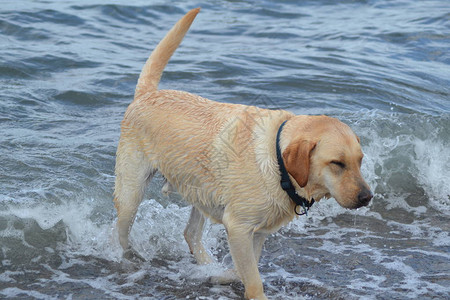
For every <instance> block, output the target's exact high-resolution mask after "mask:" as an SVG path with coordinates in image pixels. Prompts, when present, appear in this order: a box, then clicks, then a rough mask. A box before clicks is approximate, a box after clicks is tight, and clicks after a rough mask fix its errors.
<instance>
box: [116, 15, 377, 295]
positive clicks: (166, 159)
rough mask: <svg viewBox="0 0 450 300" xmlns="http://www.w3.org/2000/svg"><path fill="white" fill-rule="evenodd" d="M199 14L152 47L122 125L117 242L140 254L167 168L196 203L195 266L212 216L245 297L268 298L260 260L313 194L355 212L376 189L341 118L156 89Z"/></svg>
mask: <svg viewBox="0 0 450 300" xmlns="http://www.w3.org/2000/svg"><path fill="white" fill-rule="evenodd" d="M199 11H200V9H199V8H197V9H193V10H191V11H189V12H188V13H187V14H186V15H185V16H184V17H183V18H181V19H180V20H179V21H178V22H177V23H176V24H175V25H174V27H173V28H172V29H171V30H170V31H169V32H168V33H167V35H166V36H165V37H164V38H163V40H162V41H161V42H160V43H159V44H158V46H157V47H156V48H155V49H154V51H153V52H152V53H151V55H150V57H149V58H148V60H147V62H146V63H145V65H144V67H143V69H142V72H141V74H140V77H139V79H138V83H137V86H136V91H135V97H134V100H133V102H132V103H131V104H130V105H129V107H128V109H127V110H126V112H125V116H124V119H123V121H122V123H121V134H120V140H119V144H118V148H117V154H116V166H115V173H116V180H115V190H114V203H115V207H116V209H117V214H118V219H117V228H118V235H119V242H120V244H121V246H122V248H123V250H124V257H126V258H141V257H140V255H139V254H138V253H137V252H136V251H134V250H133V248H132V247H130V245H129V242H128V235H129V232H130V230H131V226H132V224H133V222H134V218H135V215H136V212H137V209H138V206H139V204H140V203H141V201H142V198H143V194H144V189H145V188H146V186H147V184H148V183H149V181H150V180H151V179H152V177H153V175H154V174H155V173H156V172H157V171H159V172H160V173H162V175H163V176H164V178H165V180H167V184H166V185H165V187H164V189H165V190H169V189H171V188H173V189H175V190H176V191H177V192H178V193H179V194H181V195H182V196H183V198H184V199H185V200H186V201H188V202H189V203H190V204H191V205H192V211H191V215H190V218H189V221H188V223H187V226H186V229H185V231H184V236H185V239H186V242H187V244H188V245H189V248H190V251H191V252H192V254H193V255H194V257H195V259H196V261H197V263H199V264H209V263H211V262H213V259H212V258H211V257H210V255H209V254H208V252H207V251H206V250H205V248H204V246H203V244H202V241H201V238H202V231H203V227H204V222H205V220H206V218H210V219H211V220H212V221H213V222H216V223H221V224H223V225H224V227H225V229H226V232H227V238H228V243H229V246H230V252H231V255H232V259H233V264H234V267H235V274H236V278H238V279H240V280H241V281H242V282H243V284H244V287H245V297H246V298H248V299H267V298H266V296H265V294H264V291H263V284H262V281H261V277H260V274H259V271H258V266H257V264H258V261H259V258H260V255H261V249H262V246H263V243H264V240H265V238H266V237H267V235H269V234H271V233H273V232H276V231H277V230H278V229H279V228H280V227H281V226H283V225H285V224H287V223H288V222H290V221H291V220H293V218H294V217H295V216H296V214H299V213H300V211H303V209H302V206H303V208H304V209H308V207H309V206H310V205H311V204H312V203H313V201H314V200H315V201H319V200H320V199H322V198H330V197H333V198H334V199H336V201H337V202H338V203H339V204H340V205H341V206H343V207H345V208H351V209H355V208H358V207H361V206H366V205H367V204H368V203H369V202H370V200H371V199H372V197H373V194H372V192H371V190H370V188H369V186H368V185H367V183H366V182H365V181H364V179H363V178H362V175H361V172H360V168H361V162H362V159H363V153H362V151H361V146H360V141H359V138H358V137H357V136H356V135H355V133H354V132H353V131H352V130H351V129H350V127H349V126H347V125H345V124H344V123H342V122H340V121H339V120H337V119H335V118H331V117H328V116H307V115H294V114H292V113H290V112H288V111H284V110H268V109H262V108H258V107H255V106H246V105H239V104H227V103H219V102H215V101H212V100H208V99H205V98H202V97H200V96H197V95H194V94H190V93H187V92H182V91H175V90H158V83H159V81H160V78H161V74H162V72H163V70H164V68H165V66H166V64H167V62H168V61H169V59H170V57H171V56H172V54H173V53H174V52H175V50H176V48H177V47H178V45H179V44H180V43H181V41H182V39H183V37H184V35H185V34H186V32H187V31H188V29H189V27H190V26H191V24H192V22H193V20H194V18H195V17H196V15H197V14H198V12H199ZM299 199H300V200H299ZM228 277H230V276H228ZM231 277H233V276H231ZM228 279H229V278H228ZM233 279H234V278H233ZM223 280H224V281H226V280H227V275H224V278H223Z"/></svg>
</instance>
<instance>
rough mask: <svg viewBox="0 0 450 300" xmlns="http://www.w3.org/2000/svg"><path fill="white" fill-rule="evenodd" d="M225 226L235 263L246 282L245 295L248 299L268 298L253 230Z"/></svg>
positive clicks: (243, 280)
mask: <svg viewBox="0 0 450 300" xmlns="http://www.w3.org/2000/svg"><path fill="white" fill-rule="evenodd" d="M225 226H226V229H227V233H228V243H229V245H230V251H231V256H232V258H233V263H234V266H235V268H236V270H237V272H238V274H239V276H240V277H241V279H242V282H243V283H244V287H245V297H246V298H247V299H258V300H260V299H267V298H266V296H265V295H264V290H263V285H262V282H261V277H260V275H259V271H258V265H257V261H256V258H255V252H254V248H253V232H252V231H251V230H249V229H248V228H245V229H244V227H241V226H239V225H237V226H227V224H225ZM261 244H262V243H261ZM258 256H259V255H258Z"/></svg>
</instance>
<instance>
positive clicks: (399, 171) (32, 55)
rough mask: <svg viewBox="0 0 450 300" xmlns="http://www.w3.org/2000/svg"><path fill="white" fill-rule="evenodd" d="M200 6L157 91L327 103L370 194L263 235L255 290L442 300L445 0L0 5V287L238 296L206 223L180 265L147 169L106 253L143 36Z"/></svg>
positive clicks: (318, 106)
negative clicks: (225, 281)
mask: <svg viewBox="0 0 450 300" xmlns="http://www.w3.org/2000/svg"><path fill="white" fill-rule="evenodd" d="M198 6H201V7H202V11H201V13H200V14H199V15H198V17H197V19H196V20H195V21H194V24H193V25H192V28H191V30H190V31H189V33H188V34H187V36H186V38H185V40H184V41H183V43H182V45H181V47H180V48H179V49H178V51H177V52H176V53H175V55H174V57H173V59H172V60H171V61H170V63H169V65H168V67H167V68H166V72H165V73H164V75H163V78H162V81H161V85H160V87H161V88H166V89H179V90H185V91H189V92H192V93H196V94H199V95H202V96H204V97H207V98H209V99H213V100H217V101H221V102H230V103H243V104H251V105H258V106H260V107H265V108H271V109H278V108H282V109H287V110H290V111H293V112H295V113H297V114H327V115H330V116H334V117H337V118H339V119H341V120H342V121H343V122H345V123H347V124H349V125H350V126H351V127H352V128H353V129H354V131H355V132H356V134H357V135H358V136H359V137H360V138H361V143H362V148H363V151H364V154H365V157H364V161H363V165H362V173H363V175H364V177H365V178H366V180H367V182H368V183H369V185H370V186H371V188H372V189H373V191H374V194H375V196H374V199H373V201H372V202H371V204H370V205H369V206H368V207H364V208H360V209H358V210H353V211H350V210H346V209H343V208H341V207H340V206H339V205H338V204H337V203H336V201H335V200H333V199H330V200H323V201H321V202H319V203H317V204H315V205H314V206H313V207H312V208H311V210H310V211H309V213H308V215H307V216H302V217H299V218H297V219H295V220H294V221H293V222H292V223H290V224H289V225H287V226H286V227H283V228H282V229H281V230H280V231H279V232H278V233H275V234H273V235H271V236H270V237H269V238H268V240H267V241H266V243H265V245H264V249H263V254H262V258H261V261H260V264H259V269H260V271H261V275H262V278H263V281H264V286H265V290H266V294H267V295H268V297H269V298H271V299H448V297H449V294H450V237H449V232H450V225H449V220H450V185H449V179H450V142H449V140H450V92H449V86H450V68H449V62H450V57H449V51H448V49H449V45H450V43H449V38H450V4H449V3H448V1H444V0H442V1H439V0H437V1H412V0H409V1H382V0H372V1H370V0H369V1H362V0H361V1H326V0H320V1H203V2H202V1H200V2H198V1H176V2H173V3H169V2H167V1H98V0H97V1H86V0H78V1H54V0H49V1H26V0H24V1H8V0H6V1H5V0H3V1H1V2H0V298H5V297H6V298H16V299H241V297H242V295H243V293H244V290H243V286H242V284H241V283H233V284H231V285H225V286H220V285H213V284H211V283H209V282H208V278H209V277H210V276H212V275H215V274H219V273H220V272H222V270H224V269H226V268H230V267H232V260H231V257H230V254H229V249H228V245H227V240H226V234H225V231H224V229H223V227H222V226H221V225H217V224H210V223H208V224H207V225H206V228H205V234H204V238H203V240H204V243H205V245H206V248H207V249H208V251H210V252H211V254H212V255H213V256H214V257H215V259H216V263H215V264H213V265H210V266H198V265H196V264H195V262H194V259H193V257H192V256H191V254H190V253H189V250H188V247H187V245H186V243H185V242H184V239H183V228H184V226H185V223H186V221H187V219H188V216H189V211H190V208H189V206H187V204H186V203H185V202H184V201H183V200H182V199H181V198H180V197H179V196H177V195H176V194H170V195H169V197H166V196H164V195H162V194H161V193H160V189H161V187H162V184H163V181H162V178H161V177H160V176H157V177H156V178H155V179H154V180H153V182H152V183H151V184H150V187H149V189H148V191H147V194H146V197H145V200H144V201H143V203H142V204H141V206H140V208H139V211H138V214H137V218H136V222H135V224H134V227H133V229H132V231H131V236H130V239H131V242H132V244H133V245H134V247H135V248H136V249H137V250H138V251H139V253H141V254H142V256H144V257H145V259H146V262H145V263H142V264H133V263H130V262H127V261H122V260H121V255H122V252H121V249H120V246H119V244H118V241H117V236H116V231H115V230H116V229H115V226H114V224H115V220H116V212H115V209H114V206H113V202H112V191H113V185H114V162H115V150H116V147H117V143H118V139H119V134H120V121H121V119H122V117H123V114H124V112H125V109H126V107H127V105H128V104H129V103H130V102H131V100H132V98H133V93H134V88H135V85H136V81H137V78H138V75H139V72H140V70H141V68H142V66H143V64H144V62H145V60H146V59H147V57H148V55H149V53H150V52H151V50H152V49H153V48H154V47H155V45H156V44H157V43H158V42H159V40H160V39H161V38H162V37H163V36H164V35H165V33H166V32H167V31H168V30H169V29H170V27H171V26H172V25H173V24H174V23H175V22H176V21H177V20H178V19H179V18H180V17H181V16H182V15H183V14H184V13H185V12H187V11H188V10H189V9H191V8H194V7H198Z"/></svg>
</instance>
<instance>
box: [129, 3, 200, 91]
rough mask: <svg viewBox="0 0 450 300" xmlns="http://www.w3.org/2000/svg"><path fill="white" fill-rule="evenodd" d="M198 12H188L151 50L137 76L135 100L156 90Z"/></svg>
mask: <svg viewBox="0 0 450 300" xmlns="http://www.w3.org/2000/svg"><path fill="white" fill-rule="evenodd" d="M199 11H200V8H195V9H192V10H191V11H189V12H188V13H187V14H186V15H185V16H184V17H183V18H181V19H180V20H179V21H178V22H177V23H176V24H175V25H174V26H173V27H172V29H171V30H170V31H169V32H168V33H167V34H166V36H165V37H164V38H163V39H162V40H161V42H159V44H158V46H156V48H155V50H153V52H152V54H151V55H150V57H149V58H148V59H147V62H146V63H145V65H144V68H143V69H142V71H141V75H140V76H139V80H138V83H137V86H136V91H135V95H134V98H135V99H136V98H138V97H140V96H142V95H143V94H145V93H147V92H152V91H156V90H157V89H158V83H159V80H160V79H161V75H162V72H163V71H164V68H165V67H166V65H167V62H168V61H169V59H170V57H171V56H172V54H173V53H174V52H175V50H176V49H177V47H178V45H180V43H181V41H182V40H183V37H184V35H185V34H186V32H187V31H188V30H189V27H190V26H191V24H192V22H193V21H194V19H195V17H196V16H197V14H198V13H199Z"/></svg>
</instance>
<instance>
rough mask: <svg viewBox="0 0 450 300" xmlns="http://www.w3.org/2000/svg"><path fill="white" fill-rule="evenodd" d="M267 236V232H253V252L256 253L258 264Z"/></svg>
mask: <svg viewBox="0 0 450 300" xmlns="http://www.w3.org/2000/svg"><path fill="white" fill-rule="evenodd" d="M266 238H267V233H262V232H255V233H254V234H253V253H254V254H255V260H256V264H258V262H259V258H260V257H261V251H262V247H263V245H264V242H265V240H266Z"/></svg>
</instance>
